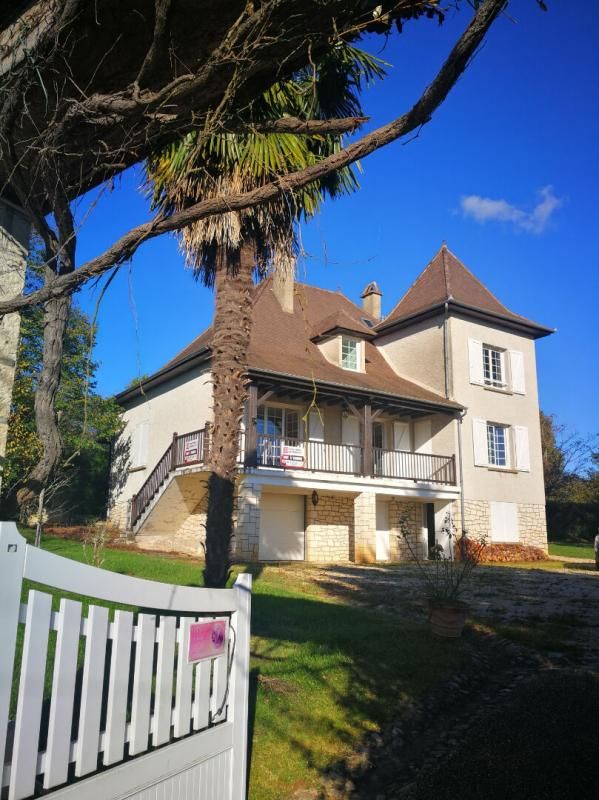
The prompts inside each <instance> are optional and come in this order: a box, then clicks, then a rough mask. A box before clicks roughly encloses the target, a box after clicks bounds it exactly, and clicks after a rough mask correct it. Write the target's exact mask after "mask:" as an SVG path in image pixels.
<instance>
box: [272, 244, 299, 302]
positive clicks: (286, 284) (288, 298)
mask: <svg viewBox="0 0 599 800" xmlns="http://www.w3.org/2000/svg"><path fill="white" fill-rule="evenodd" d="M294 278H295V259H294V258H293V256H291V255H288V254H281V255H280V256H279V258H278V259H277V262H276V266H275V270H274V274H273V277H272V290H273V292H274V295H275V297H276V298H277V300H278V301H279V305H280V306H281V308H282V309H283V311H285V312H287V313H288V314H293V285H294Z"/></svg>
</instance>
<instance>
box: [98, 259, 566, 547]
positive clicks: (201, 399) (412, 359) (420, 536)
mask: <svg viewBox="0 0 599 800" xmlns="http://www.w3.org/2000/svg"><path fill="white" fill-rule="evenodd" d="M551 332H552V330H551V329H550V328H547V327H545V326H543V325H539V324H538V323H536V322H532V321H531V320H529V319H526V318H525V317H522V316H519V315H518V314H515V313H513V312H512V311H510V310H509V309H507V308H506V307H505V306H504V305H503V304H502V303H501V302H500V301H499V300H497V299H496V298H495V297H494V296H493V295H492V294H491V292H489V290H488V289H486V288H485V287H484V286H483V285H482V283H481V282H480V281H479V280H477V278H476V277H475V276H474V275H473V274H472V273H471V272H470V271H469V270H468V269H467V268H466V267H465V266H464V265H463V264H462V263H461V262H460V261H459V260H458V259H457V258H456V256H454V255H453V253H451V251H450V250H449V249H448V248H447V247H446V246H445V244H443V246H442V247H441V249H440V250H439V252H438V253H437V254H436V255H435V257H434V258H433V260H432V261H431V262H430V263H429V265H428V266H427V267H426V269H425V270H424V271H423V272H422V274H421V275H420V276H419V277H418V278H417V280H416V281H415V282H414V284H413V285H412V286H411V287H410V289H409V290H408V291H407V292H406V294H405V295H404V297H402V298H401V300H400V301H399V302H398V303H397V305H396V306H395V307H394V308H393V310H392V311H391V312H390V313H389V314H388V315H387V316H386V317H384V318H382V317H381V292H380V290H379V288H378V286H377V284H376V283H370V284H369V285H368V286H367V287H366V289H365V290H364V292H363V294H362V307H359V306H357V305H355V304H354V303H353V302H351V301H350V300H349V299H348V298H347V297H345V296H344V295H343V294H341V293H340V292H335V291H328V290H325V289H319V288H316V287H314V286H309V285H306V284H299V283H294V280H293V276H292V275H286V276H282V277H281V276H279V277H278V279H277V280H276V281H275V280H273V279H268V280H265V281H263V282H262V283H261V284H260V285H258V286H257V287H256V290H255V296H254V306H253V330H252V335H251V340H250V344H249V359H248V363H249V377H250V384H249V395H248V400H247V404H246V410H245V417H244V421H243V424H242V425H241V430H240V459H239V476H238V500H237V510H236V528H235V542H234V547H235V556H236V557H237V558H239V559H243V560H266V561H268V560H295V559H299V560H302V559H305V560H309V561H329V562H332V561H335V562H341V561H356V562H364V561H374V560H378V561H389V560H391V561H395V560H400V559H402V558H406V557H409V556H410V552H409V548H408V547H407V545H406V542H405V541H404V540H402V538H401V537H399V536H398V533H399V527H400V524H401V527H402V529H404V530H407V531H408V538H409V540H410V543H411V546H412V548H413V549H416V550H417V551H418V552H420V553H422V554H427V553H428V552H429V548H430V547H431V546H433V545H436V544H437V545H440V546H441V547H443V548H444V549H445V550H447V549H448V548H449V547H450V546H451V544H450V541H449V538H448V529H447V524H446V522H447V520H448V514H449V515H451V519H452V520H453V521H454V524H455V525H456V528H457V530H458V531H459V530H460V529H462V528H465V529H466V530H467V531H468V533H469V535H471V536H480V535H485V536H489V537H490V540H491V541H493V542H495V541H496V542H519V543H521V544H524V545H534V546H537V547H542V548H546V546H547V535H546V524H545V497H544V487H543V467H542V458H541V437H540V427H539V404H538V396H537V377H536V367H535V340H536V339H538V338H541V337H543V336H547V335H548V334H550V333H551ZM210 342H211V329H208V330H206V331H205V332H204V333H202V334H201V335H200V336H199V337H198V338H197V339H195V341H193V342H192V343H191V344H190V345H189V346H188V347H186V348H185V349H184V350H183V351H182V352H180V353H179V354H178V355H177V356H176V357H175V358H174V359H173V360H172V361H170V362H169V363H168V364H166V365H165V366H164V367H163V368H162V369H160V370H159V371H158V372H156V373H155V374H154V375H152V376H150V377H149V378H148V379H146V380H144V382H143V387H142V388H140V387H139V386H137V387H134V388H129V389H127V390H126V391H124V392H122V393H121V394H120V395H118V401H119V402H120V404H121V405H122V406H123V409H124V419H125V422H126V427H125V430H124V432H123V435H122V437H121V439H120V440H119V443H118V444H117V447H116V449H115V458H114V464H113V475H114V479H115V480H114V487H113V492H112V497H111V509H110V516H111V518H112V519H113V520H114V521H115V523H117V524H118V525H120V527H121V528H123V529H128V530H129V531H130V533H131V535H132V536H134V537H135V540H136V542H137V543H138V544H139V545H140V546H142V547H145V548H156V549H162V550H165V549H168V550H174V551H181V552H190V553H198V552H201V541H202V538H203V534H204V528H203V522H204V520H205V511H206V499H207V498H206V477H207V475H206V471H205V468H204V463H205V457H206V453H207V451H208V448H209V447H210V423H211V374H210ZM462 520H463V521H464V524H463V525H462Z"/></svg>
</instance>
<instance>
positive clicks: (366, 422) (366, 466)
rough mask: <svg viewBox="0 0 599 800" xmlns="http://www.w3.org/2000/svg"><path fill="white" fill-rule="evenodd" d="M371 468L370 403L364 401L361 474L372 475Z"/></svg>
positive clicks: (372, 465) (372, 459)
mask: <svg viewBox="0 0 599 800" xmlns="http://www.w3.org/2000/svg"><path fill="white" fill-rule="evenodd" d="M373 468H374V458H373V452H372V408H371V406H370V403H366V404H365V405H364V411H363V415H362V474H363V475H372V471H373Z"/></svg>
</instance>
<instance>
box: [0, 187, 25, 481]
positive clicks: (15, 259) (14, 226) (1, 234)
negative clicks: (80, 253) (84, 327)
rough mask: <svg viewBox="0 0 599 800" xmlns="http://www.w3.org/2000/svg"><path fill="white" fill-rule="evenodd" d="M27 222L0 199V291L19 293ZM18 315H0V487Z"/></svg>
mask: <svg viewBox="0 0 599 800" xmlns="http://www.w3.org/2000/svg"><path fill="white" fill-rule="evenodd" d="M28 239H29V223H28V222H27V220H26V218H25V216H24V215H23V214H22V213H21V212H20V211H18V210H17V209H16V208H14V207H13V206H11V205H10V204H9V203H5V202H4V201H3V200H0V294H1V295H2V297H3V299H5V298H8V297H12V296H13V295H17V294H19V292H20V291H21V290H22V288H23V284H24V282H25V264H26V259H27V244H28ZM20 321H21V317H20V316H19V314H5V315H4V316H3V317H0V488H1V487H2V468H3V463H4V458H5V454H6V440H7V437H8V417H9V415H10V406H11V400H12V388H13V383H14V376H15V365H16V358H17V350H18V345H19V328H20Z"/></svg>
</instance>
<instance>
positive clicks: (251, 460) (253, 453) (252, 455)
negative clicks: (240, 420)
mask: <svg viewBox="0 0 599 800" xmlns="http://www.w3.org/2000/svg"><path fill="white" fill-rule="evenodd" d="M257 416H258V387H257V386H256V384H255V383H250V386H249V390H248V399H247V402H246V404H245V465H246V467H256V466H257V465H258V451H257V443H258V442H257V439H258V437H257V435H256V417H257Z"/></svg>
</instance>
